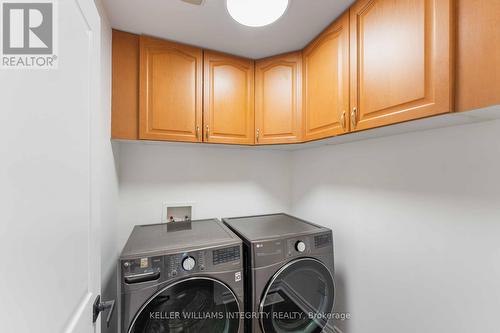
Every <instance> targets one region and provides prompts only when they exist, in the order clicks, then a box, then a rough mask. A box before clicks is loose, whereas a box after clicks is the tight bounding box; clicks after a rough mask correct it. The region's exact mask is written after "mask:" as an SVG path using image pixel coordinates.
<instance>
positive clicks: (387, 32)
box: [350, 0, 453, 131]
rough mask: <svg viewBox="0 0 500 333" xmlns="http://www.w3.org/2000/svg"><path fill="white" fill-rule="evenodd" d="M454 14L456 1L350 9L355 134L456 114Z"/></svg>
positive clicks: (368, 0)
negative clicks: (454, 103)
mask: <svg viewBox="0 0 500 333" xmlns="http://www.w3.org/2000/svg"><path fill="white" fill-rule="evenodd" d="M452 14H453V8H452V0H405V1H396V0H360V1H358V2H357V3H355V4H354V5H353V7H351V9H350V15H351V18H350V24H351V44H350V55H351V131H352V130H363V129H367V128H373V127H378V126H383V125H388V124H394V123H398V122H402V121H406V120H411V119H416V118H422V117H427V116H432V115H436V114H440V113H445V112H451V111H453V103H452V99H453V94H452V87H453V78H452V76H453V36H452V35H453V28H452V22H453V19H452Z"/></svg>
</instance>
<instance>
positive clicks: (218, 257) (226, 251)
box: [212, 246, 241, 265]
mask: <svg viewBox="0 0 500 333" xmlns="http://www.w3.org/2000/svg"><path fill="white" fill-rule="evenodd" d="M240 258H241V254H240V247H239V246H232V247H225V248H222V249H217V250H214V251H213V252H212V262H213V264H214V265H220V264H224V263H227V262H231V261H235V260H240Z"/></svg>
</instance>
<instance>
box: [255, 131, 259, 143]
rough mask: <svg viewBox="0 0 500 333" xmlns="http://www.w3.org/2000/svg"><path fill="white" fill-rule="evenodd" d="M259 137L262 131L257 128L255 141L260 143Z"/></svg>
mask: <svg viewBox="0 0 500 333" xmlns="http://www.w3.org/2000/svg"><path fill="white" fill-rule="evenodd" d="M259 137H260V129H258V128H257V131H256V133H255V140H256V141H257V142H259Z"/></svg>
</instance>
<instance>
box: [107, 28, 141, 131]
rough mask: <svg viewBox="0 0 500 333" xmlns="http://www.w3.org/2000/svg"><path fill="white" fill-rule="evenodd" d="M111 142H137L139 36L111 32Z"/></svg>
mask: <svg viewBox="0 0 500 333" xmlns="http://www.w3.org/2000/svg"><path fill="white" fill-rule="evenodd" d="M112 53H113V55H112V82H111V85H112V88H111V89H112V92H111V99H112V102H111V104H112V106H111V138H112V139H122V140H137V139H138V138H139V118H138V114H139V36H138V35H134V34H130V33H127V32H123V31H118V30H113V42H112Z"/></svg>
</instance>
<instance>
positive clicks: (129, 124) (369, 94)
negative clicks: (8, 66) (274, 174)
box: [112, 0, 500, 144]
mask: <svg viewBox="0 0 500 333" xmlns="http://www.w3.org/2000/svg"><path fill="white" fill-rule="evenodd" d="M469 2H470V0H459V1H458V11H457V12H458V20H457V21H458V22H459V24H460V22H461V21H464V23H467V24H468V25H469V27H474V26H475V25H476V26H482V24H484V22H482V23H481V21H483V20H484V17H485V16H486V17H487V18H488V17H489V19H490V21H493V22H489V23H492V24H496V25H497V24H499V22H497V21H498V18H496V16H495V15H493V16H492V15H491V13H490V12H491V11H493V12H494V11H495V8H491V7H494V6H496V10H498V8H499V6H498V2H500V1H499V0H494V1H492V2H491V3H492V4H491V5H489V6H490V7H487V6H485V5H480V6H481V8H475V9H473V8H468V9H469V10H470V13H473V12H474V10H476V11H479V12H482V13H483V14H482V15H483V16H482V19H480V18H479V17H477V18H476V19H472V18H469V17H468V15H475V14H470V13H469V12H465V13H464V12H463V11H462V9H461V8H462V7H467V6H469V7H470V5H468V3H469ZM452 3H454V1H453V0H407V1H395V0H360V1H358V2H356V3H355V4H354V5H353V6H352V7H351V8H350V10H349V11H347V12H346V13H345V14H343V15H342V16H341V17H340V18H339V19H337V20H336V21H335V22H333V23H332V24H331V25H330V26H329V27H328V28H327V29H325V30H324V31H323V32H322V33H321V34H320V35H319V36H318V37H317V38H316V39H315V40H313V41H312V42H311V43H310V44H309V45H307V46H306V47H305V49H304V50H302V51H298V52H293V53H288V54H284V55H279V56H275V57H271V58H267V59H262V60H256V61H254V60H250V59H244V58H239V57H235V56H231V55H226V54H221V53H217V52H212V51H207V50H202V49H200V48H197V47H192V46H186V45H183V44H178V43H173V42H168V41H164V40H159V39H154V38H150V37H144V36H137V35H133V34H129V33H124V32H120V31H114V32H113V123H112V137H113V138H115V139H146V140H171V141H188V142H212V143H230V144H279V143H297V142H304V141H309V140H316V139H321V138H325V137H331V136H335V135H340V134H344V133H348V132H353V131H359V130H365V129H369V128H374V127H379V126H384V125H389V124H394V123H399V122H403V121H407V120H412V119H418V118H423V117H428V116H432V115H437V114H441V113H446V112H452V111H455V110H454V103H455V101H457V104H458V106H459V111H462V110H465V109H467V107H468V104H473V105H474V106H476V107H480V106H484V105H481V102H478V101H477V100H474V101H473V102H470V100H471V98H472V96H477V94H474V92H475V91H479V90H480V91H481V94H482V95H486V97H485V98H483V99H488V98H489V99H490V100H491V99H492V96H494V97H493V101H490V100H488V102H495V100H496V102H497V103H498V96H497V94H492V93H489V92H488V91H489V90H492V91H495V90H498V89H499V84H498V78H497V76H495V75H490V76H487V75H485V76H486V78H487V79H489V80H490V82H488V83H490V85H492V87H491V86H489V87H487V88H486V89H485V88H484V87H483V88H480V87H476V85H472V83H473V82H474V75H473V73H471V72H470V69H467V68H469V67H477V65H473V64H472V63H468V62H470V59H469V58H468V54H469V50H468V48H473V46H475V45H474V44H473V43H474V40H475V41H476V42H479V43H480V45H481V42H483V43H484V42H486V41H487V40H489V39H491V37H492V36H493V37H494V38H493V39H495V38H496V40H497V41H498V33H496V34H495V33H494V32H493V31H488V30H487V29H486V28H484V29H483V31H485V32H488V33H489V35H486V36H483V35H481V36H475V37H474V38H473V37H472V35H471V34H470V33H468V31H467V29H464V28H461V27H460V25H459V26H458V34H459V35H458V38H455V37H456V36H455V32H456V31H455V30H454V28H453V27H454V24H455V19H456V18H455V17H454V13H455V8H454V7H453V6H452ZM486 23H488V22H486ZM489 23H488V24H489ZM496 25H495V26H496ZM476 30H481V29H476ZM480 32H481V31H478V33H480ZM455 40H458V46H457V47H456V48H455ZM455 49H457V50H458V52H460V53H458V57H457V54H456V52H455ZM496 52H497V53H498V50H497V51H496ZM472 54H475V55H476V56H479V55H478V54H477V52H472ZM493 56H496V57H497V59H496V60H495V59H494V60H491V59H490V60H489V61H488V62H487V63H489V64H491V65H496V66H499V63H500V60H499V59H498V54H493ZM483 57H484V55H483ZM455 58H458V60H457V61H455ZM478 70H479V72H481V69H478ZM491 71H493V72H495V71H498V68H493V69H491ZM483 72H485V73H486V72H487V71H486V70H483ZM455 76H456V77H458V79H459V80H458V82H456V81H455ZM495 80H496V81H495ZM455 86H457V91H458V94H460V93H461V92H463V93H464V94H468V95H470V96H471V97H467V96H455V95H454V88H455ZM471 90H472V92H471Z"/></svg>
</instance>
